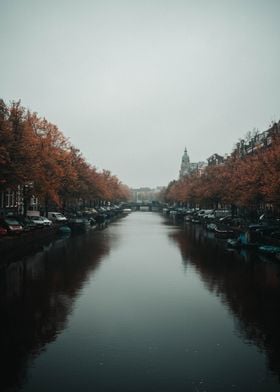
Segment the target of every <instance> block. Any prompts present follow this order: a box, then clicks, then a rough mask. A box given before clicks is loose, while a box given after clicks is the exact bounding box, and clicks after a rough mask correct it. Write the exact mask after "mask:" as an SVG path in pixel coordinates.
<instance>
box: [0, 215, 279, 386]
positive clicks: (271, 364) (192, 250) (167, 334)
mask: <svg viewBox="0 0 280 392" xmlns="http://www.w3.org/2000/svg"><path fill="white" fill-rule="evenodd" d="M279 273H280V268H279V266H278V265H276V264H273V263H269V262H265V261H264V262H261V261H259V260H254V258H252V257H248V255H246V254H239V255H238V254H235V253H229V252H228V251H226V250H225V248H224V247H223V246H221V244H220V243H219V242H217V241H215V240H214V239H212V238H209V236H208V235H207V234H206V233H204V232H203V231H202V229H201V228H200V227H196V226H188V227H185V228H183V227H179V226H176V225H173V224H172V223H171V222H169V221H168V220H166V219H165V218H164V217H163V216H161V215H160V214H157V213H149V212H146V213H145V212H134V213H132V214H130V215H128V216H126V217H124V218H123V219H120V220H118V221H115V222H114V223H112V224H111V225H110V226H109V227H108V228H106V229H105V230H100V231H91V232H88V233H87V234H85V235H80V236H76V237H70V238H66V239H60V240H58V241H56V242H54V243H52V244H50V245H49V246H48V247H46V248H45V249H44V250H42V251H41V252H40V253H37V254H36V255H34V256H32V257H30V258H28V259H26V260H24V261H18V262H16V263H12V264H10V265H9V266H7V267H5V268H4V267H3V268H2V269H1V304H0V306H1V326H0V331H1V354H2V355H1V356H2V364H3V363H4V365H2V377H1V381H0V383H1V390H3V391H11V390H15V391H24V392H30V391H43V392H44V391H54V392H56V391H61V390H65V391H79V390H81V391H86V392H87V391H98V392H99V391H100V392H103V391H118V390H119V391H122V392H140V391H141V392H142V391H153V392H154V391H155V392H156V391H158V392H164V391H166V392H167V391H168V392H169V391H170V392H171V391H175V392H177V391H194V392H196V391H210V392H216V391H230V390H233V391H278V390H279V374H280V343H279V314H280V313H279V304H280V301H279V299H280V298H279V297H280V295H279V294H280V279H279V277H280V275H279Z"/></svg>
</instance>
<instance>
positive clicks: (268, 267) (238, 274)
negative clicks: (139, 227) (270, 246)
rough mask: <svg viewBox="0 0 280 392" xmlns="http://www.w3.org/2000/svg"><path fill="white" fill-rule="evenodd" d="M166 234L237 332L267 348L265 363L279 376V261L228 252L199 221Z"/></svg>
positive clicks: (250, 341) (251, 341)
mask: <svg viewBox="0 0 280 392" xmlns="http://www.w3.org/2000/svg"><path fill="white" fill-rule="evenodd" d="M169 238H170V239H172V240H173V241H174V242H175V243H176V244H177V245H178V247H179V249H180V252H181V255H182V259H183V263H184V265H185V266H186V268H187V266H188V265H189V264H190V265H192V266H193V267H194V268H195V270H196V271H197V272H198V273H199V274H200V276H201V279H202V280H203V281H204V283H205V285H206V286H207V288H208V289H209V290H210V291H211V292H213V293H215V294H216V295H217V296H218V297H220V298H221V300H222V302H223V303H224V304H226V306H227V307H228V308H229V309H230V311H231V312H232V314H233V315H234V316H235V317H236V327H237V331H238V333H239V334H240V336H241V337H242V338H243V340H244V341H245V342H246V343H247V344H254V345H257V347H258V348H259V349H260V350H261V351H264V352H265V353H266V355H267V362H268V368H269V369H270V370H271V371H272V372H273V373H274V374H275V375H277V376H278V378H279V379H280V339H279V328H280V266H279V265H278V264H275V263H272V262H261V261H260V260H259V259H258V258H257V256H256V255H254V254H253V253H246V252H241V253H237V252H230V251H227V250H226V248H225V246H224V244H222V243H221V241H219V240H216V239H214V238H213V237H212V235H211V233H206V232H205V231H203V230H202V229H201V228H200V227H198V226H194V225H192V226H191V225H190V226H186V227H185V230H184V231H174V232H172V233H170V234H169Z"/></svg>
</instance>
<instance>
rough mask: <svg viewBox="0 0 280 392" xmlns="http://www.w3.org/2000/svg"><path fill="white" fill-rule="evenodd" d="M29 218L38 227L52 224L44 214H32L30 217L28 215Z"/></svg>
mask: <svg viewBox="0 0 280 392" xmlns="http://www.w3.org/2000/svg"><path fill="white" fill-rule="evenodd" d="M30 219H31V221H32V222H33V223H35V225H37V226H38V227H44V226H51V225H52V221H51V220H49V219H48V218H46V217H44V216H32V217H30Z"/></svg>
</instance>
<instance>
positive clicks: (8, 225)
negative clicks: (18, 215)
mask: <svg viewBox="0 0 280 392" xmlns="http://www.w3.org/2000/svg"><path fill="white" fill-rule="evenodd" d="M0 226H1V227H3V228H4V229H6V230H7V231H8V234H21V233H22V232H23V227H22V225H21V224H20V223H19V222H18V221H17V220H15V219H14V218H9V217H8V218H2V219H0Z"/></svg>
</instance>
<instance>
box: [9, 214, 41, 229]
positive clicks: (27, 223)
mask: <svg viewBox="0 0 280 392" xmlns="http://www.w3.org/2000/svg"><path fill="white" fill-rule="evenodd" d="M13 219H15V220H16V221H18V222H19V224H20V225H21V226H22V228H23V231H31V230H34V229H36V228H37V225H36V224H35V223H34V222H32V220H31V219H30V218H29V217H28V216H15V217H13Z"/></svg>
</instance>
